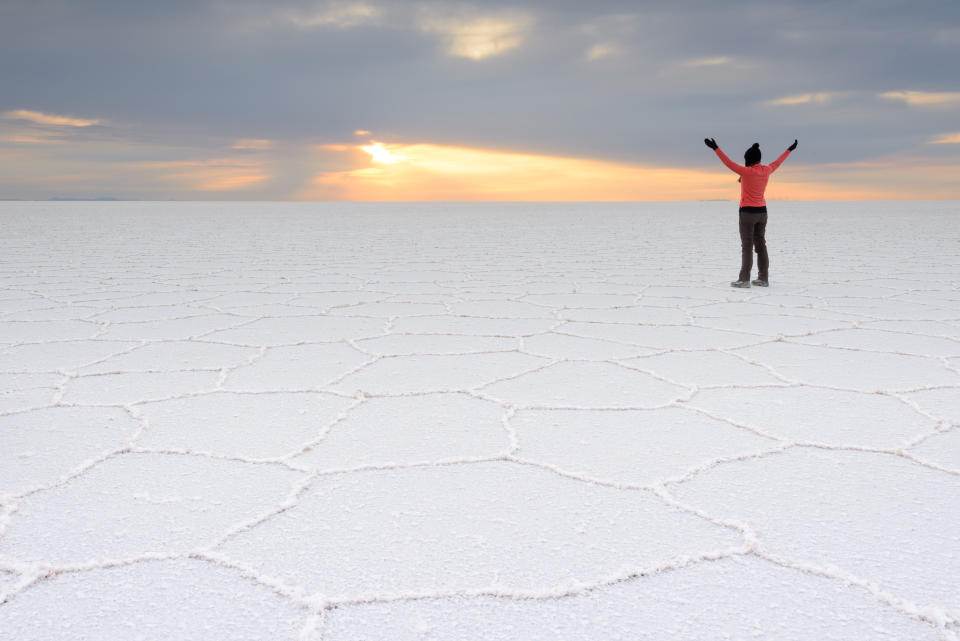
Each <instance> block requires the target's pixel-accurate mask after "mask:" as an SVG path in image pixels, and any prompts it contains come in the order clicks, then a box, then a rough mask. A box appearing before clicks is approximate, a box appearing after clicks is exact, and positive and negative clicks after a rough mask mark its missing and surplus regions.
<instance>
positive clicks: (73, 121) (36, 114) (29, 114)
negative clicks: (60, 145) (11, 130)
mask: <svg viewBox="0 0 960 641" xmlns="http://www.w3.org/2000/svg"><path fill="white" fill-rule="evenodd" d="M0 117H2V118H5V119H7V120H27V121H30V122H34V123H36V124H38V125H53V126H57V127H91V126H93V125H98V124H100V123H101V122H103V121H102V120H96V119H86V118H71V117H70V116H57V115H54V114H45V113H43V112H40V111H31V110H29V109H14V110H11V111H5V112H3V113H2V114H0Z"/></svg>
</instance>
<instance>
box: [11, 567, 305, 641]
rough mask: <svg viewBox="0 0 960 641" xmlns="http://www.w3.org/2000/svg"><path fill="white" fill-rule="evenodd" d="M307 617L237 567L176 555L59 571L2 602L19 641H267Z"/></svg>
mask: <svg viewBox="0 0 960 641" xmlns="http://www.w3.org/2000/svg"><path fill="white" fill-rule="evenodd" d="M67 603H69V607H67V606H66V605H65V604H67ZM145 603H149V604H150V607H147V608H144V607H143V604H145ZM303 618H304V615H303V609H302V608H301V607H298V606H297V605H295V604H293V603H291V602H290V601H289V600H288V599H285V598H284V597H283V596H282V595H280V594H277V593H276V592H274V591H273V590H271V589H270V588H269V587H267V586H264V585H260V584H257V583H255V582H253V581H251V580H249V579H248V578H246V577H244V576H243V575H242V574H241V573H239V572H237V571H236V570H232V569H229V568H224V567H220V566H217V565H216V564H213V563H209V562H204V561H202V560H196V559H176V560H169V561H144V562H142V563H137V564H133V565H124V566H120V567H112V568H106V569H100V568H93V569H90V570H88V571H85V572H66V573H63V574H59V575H57V576H55V577H54V578H51V579H48V580H46V581H44V582H43V583H40V584H38V585H35V586H33V587H31V588H29V589H27V590H25V591H24V592H23V594H20V595H17V596H16V597H15V598H13V599H11V600H10V602H9V603H6V604H4V606H3V607H0V630H3V631H4V635H9V638H11V639H17V640H18V641H50V640H52V639H58V640H61V641H80V640H81V639H190V640H191V641H262V640H263V639H295V638H296V636H297V634H298V633H299V631H300V628H301V627H302V625H303Z"/></svg>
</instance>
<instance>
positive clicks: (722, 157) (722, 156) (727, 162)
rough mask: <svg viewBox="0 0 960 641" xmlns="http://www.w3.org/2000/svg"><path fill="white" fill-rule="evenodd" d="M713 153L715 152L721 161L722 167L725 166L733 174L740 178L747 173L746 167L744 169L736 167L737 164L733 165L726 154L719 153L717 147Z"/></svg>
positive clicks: (739, 166)
mask: <svg viewBox="0 0 960 641" xmlns="http://www.w3.org/2000/svg"><path fill="white" fill-rule="evenodd" d="M714 151H715V152H717V156H718V157H719V158H720V161H721V162H722V163H723V164H724V165H726V166H727V167H729V168H730V171H732V172H734V173H735V174H740V175H741V176H742V175H744V174H745V173H747V168H746V167H744V166H743V165H738V164H737V163H735V162H733V161H732V160H730V159H729V158H727V154H725V153H723V152H722V151H720V148H719V147H717V148H716V149H714Z"/></svg>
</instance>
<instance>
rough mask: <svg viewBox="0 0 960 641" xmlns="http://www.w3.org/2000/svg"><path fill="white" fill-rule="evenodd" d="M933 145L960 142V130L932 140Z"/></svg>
mask: <svg viewBox="0 0 960 641" xmlns="http://www.w3.org/2000/svg"><path fill="white" fill-rule="evenodd" d="M930 144H931V145H950V144H954V145H956V144H960V131H958V132H956V133H952V134H943V135H940V136H937V137H936V138H934V139H933V140H931V141H930Z"/></svg>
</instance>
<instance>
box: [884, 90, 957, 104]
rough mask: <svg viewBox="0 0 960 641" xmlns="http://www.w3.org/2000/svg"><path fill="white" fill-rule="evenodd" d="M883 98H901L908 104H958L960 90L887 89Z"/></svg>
mask: <svg viewBox="0 0 960 641" xmlns="http://www.w3.org/2000/svg"><path fill="white" fill-rule="evenodd" d="M880 97H881V98H883V99H885V100H901V101H903V102H905V103H907V104H908V105H910V106H919V107H945V106H951V105H960V91H887V92H884V93H882V94H880Z"/></svg>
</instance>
